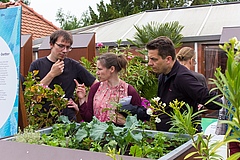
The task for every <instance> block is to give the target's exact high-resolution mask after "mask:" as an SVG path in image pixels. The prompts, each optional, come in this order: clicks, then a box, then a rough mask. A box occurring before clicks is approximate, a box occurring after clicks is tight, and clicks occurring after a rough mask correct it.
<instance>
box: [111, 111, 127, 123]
mask: <svg viewBox="0 0 240 160" xmlns="http://www.w3.org/2000/svg"><path fill="white" fill-rule="evenodd" d="M115 114H116V118H115V119H114V120H112V121H113V122H114V123H116V124H118V125H124V124H125V123H126V118H125V117H124V116H123V115H122V114H120V113H118V112H115Z"/></svg>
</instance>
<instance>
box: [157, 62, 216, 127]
mask: <svg viewBox="0 0 240 160" xmlns="http://www.w3.org/2000/svg"><path fill="white" fill-rule="evenodd" d="M158 81H159V82H158V94H157V95H158V97H160V98H161V99H160V100H161V101H162V102H163V103H166V104H167V107H166V111H167V112H168V113H170V112H171V111H172V110H171V108H170V107H169V106H168V104H169V103H170V102H173V100H176V99H177V100H178V101H184V102H186V103H188V104H189V105H190V106H192V107H193V110H194V112H196V111H197V110H198V108H197V105H198V104H205V103H206V102H207V101H208V100H209V99H211V98H212V97H214V96H215V95H214V94H213V93H209V90H208V88H207V87H204V86H203V85H202V84H201V83H200V82H199V81H198V80H197V78H196V77H195V76H194V75H193V74H192V73H191V71H190V70H188V69H187V68H186V67H185V66H183V65H181V64H180V63H179V62H178V61H176V62H175V63H174V65H173V68H172V70H171V71H170V73H169V74H167V75H164V74H160V75H159V78H158ZM217 101H218V102H221V99H220V98H219V99H217ZM204 106H205V107H206V108H208V109H213V110H218V109H220V108H221V107H220V106H217V105H216V104H214V103H212V102H211V103H209V104H207V105H204ZM159 118H160V119H161V123H157V124H156V127H157V130H161V131H168V130H169V128H170V127H171V125H170V124H169V123H167V122H169V121H170V117H168V116H167V115H166V114H163V115H160V117H159Z"/></svg>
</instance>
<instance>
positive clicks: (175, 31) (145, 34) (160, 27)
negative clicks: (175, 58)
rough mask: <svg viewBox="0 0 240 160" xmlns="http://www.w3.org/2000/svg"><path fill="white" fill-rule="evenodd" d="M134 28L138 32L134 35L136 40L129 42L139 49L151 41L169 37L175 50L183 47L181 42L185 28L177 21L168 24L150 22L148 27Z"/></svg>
mask: <svg viewBox="0 0 240 160" xmlns="http://www.w3.org/2000/svg"><path fill="white" fill-rule="evenodd" d="M134 27H135V29H136V30H137V32H136V33H135V35H134V40H133V41H132V40H130V39H128V41H129V42H131V43H132V44H133V45H135V46H138V47H139V48H142V47H143V46H145V45H146V44H147V43H148V42H149V41H151V40H153V39H155V38H157V37H159V36H167V37H169V38H170V39H171V40H172V41H173V43H174V45H175V48H177V47H180V46H181V40H182V38H183V35H182V34H181V31H182V29H183V27H184V26H182V25H180V24H179V22H177V21H174V22H167V23H158V22H150V23H148V24H147V25H143V26H136V25H134Z"/></svg>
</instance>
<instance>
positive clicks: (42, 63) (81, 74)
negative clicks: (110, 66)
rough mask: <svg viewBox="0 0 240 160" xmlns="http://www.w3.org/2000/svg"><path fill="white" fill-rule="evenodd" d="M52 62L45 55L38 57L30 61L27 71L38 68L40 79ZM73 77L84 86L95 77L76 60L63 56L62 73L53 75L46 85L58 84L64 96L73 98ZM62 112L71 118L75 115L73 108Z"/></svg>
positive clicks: (90, 83) (48, 69) (90, 82)
mask: <svg viewBox="0 0 240 160" xmlns="http://www.w3.org/2000/svg"><path fill="white" fill-rule="evenodd" d="M53 64H54V62H51V61H50V60H49V59H48V58H47V57H43V58H39V59H37V60H36V61H34V62H32V64H31V65H30V69H29V71H31V72H32V71H34V70H38V71H39V72H38V75H37V76H38V77H39V78H40V80H42V79H43V78H44V77H45V76H46V75H47V74H48V72H49V71H50V70H51V67H52V65H53ZM74 79H76V80H77V81H78V83H80V84H82V83H84V84H85V86H91V85H92V84H93V82H94V81H95V79H96V78H95V77H94V76H93V75H92V74H90V73H89V72H88V71H87V70H86V69H85V68H84V67H83V66H82V65H81V64H80V63H79V62H78V61H76V60H74V59H71V58H65V59H64V70H63V73H62V74H61V75H59V76H57V77H55V78H54V79H53V80H52V82H51V83H50V85H49V86H48V87H50V88H52V89H53V88H54V84H58V85H60V86H61V87H62V89H63V90H64V91H65V98H73V96H74V95H73V93H74V90H75V87H76V85H75V82H74ZM44 107H46V108H49V106H48V105H45V106H44ZM63 114H64V115H67V116H68V117H69V118H70V119H71V118H72V116H73V115H75V111H74V110H73V109H67V110H66V109H65V110H64V113H63Z"/></svg>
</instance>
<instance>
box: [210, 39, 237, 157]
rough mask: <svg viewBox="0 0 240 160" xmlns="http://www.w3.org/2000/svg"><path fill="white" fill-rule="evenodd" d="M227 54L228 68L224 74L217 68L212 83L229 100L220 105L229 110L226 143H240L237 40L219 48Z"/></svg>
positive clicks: (232, 40) (226, 121)
mask: <svg viewBox="0 0 240 160" xmlns="http://www.w3.org/2000/svg"><path fill="white" fill-rule="evenodd" d="M219 47H220V48H221V49H222V50H224V51H225V52H226V53H227V57H228V59H227V65H226V66H227V67H226V70H225V72H224V73H222V71H221V68H217V69H216V72H215V74H214V75H215V77H216V79H211V82H212V83H213V84H215V85H216V88H214V89H213V90H216V89H217V90H219V91H220V93H221V94H220V95H219V96H224V97H225V98H226V100H227V103H225V104H218V105H220V106H221V107H223V108H225V109H227V111H228V116H229V120H225V121H224V120H223V121H222V123H225V124H227V126H228V129H227V132H226V134H225V138H224V141H225V142H226V143H227V142H240V141H239V140H237V139H239V138H240V132H239V128H240V123H239V122H240V99H239V96H240V76H239V75H240V42H239V41H238V40H237V38H232V39H230V40H229V43H225V44H224V45H220V46H219ZM239 157H240V153H235V154H233V155H232V156H230V157H229V158H228V159H238V158H239Z"/></svg>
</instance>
